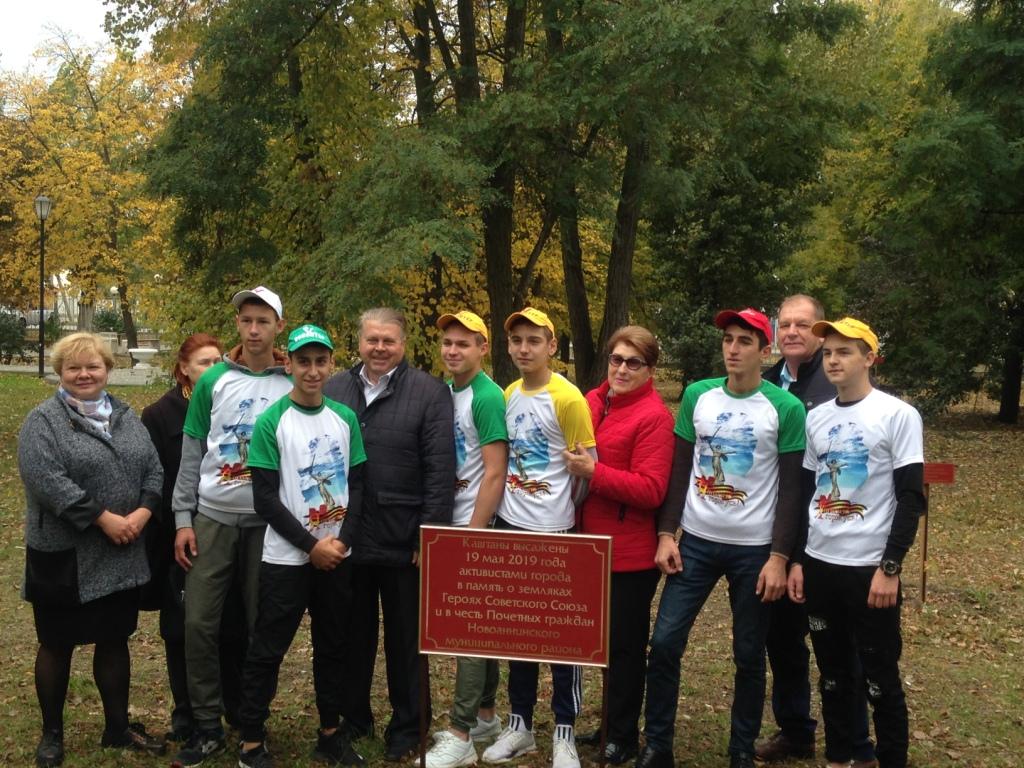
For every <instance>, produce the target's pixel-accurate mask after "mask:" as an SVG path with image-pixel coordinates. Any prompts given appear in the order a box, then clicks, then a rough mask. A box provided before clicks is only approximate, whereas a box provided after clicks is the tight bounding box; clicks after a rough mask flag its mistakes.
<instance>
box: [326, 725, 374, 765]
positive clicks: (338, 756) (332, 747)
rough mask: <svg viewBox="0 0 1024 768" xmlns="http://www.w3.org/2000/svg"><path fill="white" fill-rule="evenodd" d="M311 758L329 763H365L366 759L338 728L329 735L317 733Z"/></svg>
mask: <svg viewBox="0 0 1024 768" xmlns="http://www.w3.org/2000/svg"><path fill="white" fill-rule="evenodd" d="M313 759H314V760H322V761H324V762H326V763H330V764H331V765H366V760H365V759H364V758H363V756H362V755H360V754H359V753H358V752H356V751H355V750H354V749H353V748H352V742H350V741H349V740H348V739H347V738H346V737H345V736H344V735H343V734H342V732H341V731H340V730H337V731H335V732H334V733H332V734H331V735H330V736H325V735H324V734H322V733H320V734H317V737H316V746H315V747H314V748H313Z"/></svg>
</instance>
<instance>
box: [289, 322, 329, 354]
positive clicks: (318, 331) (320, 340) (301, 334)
mask: <svg viewBox="0 0 1024 768" xmlns="http://www.w3.org/2000/svg"><path fill="white" fill-rule="evenodd" d="M307 344H320V345H321V346H324V347H327V348H328V349H330V350H332V351H333V350H334V344H332V343H331V337H330V336H328V335H327V331H325V330H324V329H323V328H321V327H319V326H317V325H310V324H308V323H307V324H306V325H300V326H299V327H298V328H296V329H295V330H294V331H292V332H291V333H289V334H288V351H289V352H294V351H295V350H297V349H301V348H302V347H304V346H306V345H307Z"/></svg>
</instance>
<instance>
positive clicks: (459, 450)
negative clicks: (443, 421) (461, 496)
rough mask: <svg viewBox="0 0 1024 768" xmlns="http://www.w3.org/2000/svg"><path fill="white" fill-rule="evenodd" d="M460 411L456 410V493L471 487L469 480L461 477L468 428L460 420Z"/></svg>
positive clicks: (464, 462) (464, 461)
mask: <svg viewBox="0 0 1024 768" xmlns="http://www.w3.org/2000/svg"><path fill="white" fill-rule="evenodd" d="M459 416H460V414H459V412H458V411H456V412H455V493H460V492H462V491H464V490H466V489H467V488H469V480H467V479H463V478H461V477H459V474H460V472H461V470H462V467H463V466H465V464H466V456H467V453H466V430H464V429H463V428H462V424H461V423H460V421H459Z"/></svg>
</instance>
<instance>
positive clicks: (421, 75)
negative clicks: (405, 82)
mask: <svg viewBox="0 0 1024 768" xmlns="http://www.w3.org/2000/svg"><path fill="white" fill-rule="evenodd" d="M412 19H413V24H414V25H415V26H416V36H415V37H413V58H414V60H415V65H416V68H415V69H414V70H413V80H414V82H415V83H416V119H417V121H418V122H419V124H420V125H423V124H425V123H427V122H429V120H430V118H431V117H433V115H434V113H435V112H437V104H435V103H434V78H433V75H432V74H431V72H430V14H429V12H428V11H427V7H426V5H424V4H423V3H422V2H416V3H415V4H414V5H413V8H412Z"/></svg>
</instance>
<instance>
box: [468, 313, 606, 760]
mask: <svg viewBox="0 0 1024 768" xmlns="http://www.w3.org/2000/svg"><path fill="white" fill-rule="evenodd" d="M505 331H506V332H507V333H508V353H509V355H510V356H511V358H512V361H513V362H514V363H515V365H516V368H518V369H519V372H520V373H521V374H522V378H521V379H519V380H518V381H515V382H513V383H512V384H510V385H509V386H508V387H507V388H506V389H505V401H506V410H505V424H506V426H507V428H508V435H509V458H508V476H507V479H506V488H505V494H504V496H502V500H501V505H500V507H499V509H498V517H497V519H496V520H495V528H503V529H506V530H523V531H541V532H544V533H568V532H570V531H572V530H574V528H575V525H576V507H577V505H579V504H581V503H582V502H583V498H584V497H585V495H586V485H585V483H583V482H581V481H580V480H579V478H574V477H573V476H572V475H570V474H569V469H568V464H567V460H566V458H565V455H566V452H578V451H590V452H593V453H594V454H595V457H596V451H595V450H594V446H595V440H594V426H593V422H592V421H591V418H590V406H588V405H587V401H586V399H584V397H583V395H582V394H581V393H580V391H579V390H578V389H577V388H576V387H575V386H574V385H573V384H571V383H570V382H569V380H568V379H566V378H565V377H563V376H561V375H559V374H557V373H555V372H554V371H552V370H551V367H550V365H549V363H550V360H551V358H552V357H553V356H554V354H555V352H556V351H557V349H558V341H557V339H556V338H555V326H554V324H553V323H552V322H551V320H550V319H549V318H548V316H547V315H546V314H544V313H543V312H541V311H540V310H539V309H535V308H533V307H526V308H524V309H523V310H521V311H519V312H513V313H512V314H511V315H509V317H508V319H506V320H505ZM539 670H540V665H539V664H537V663H536V662H529V661H510V662H509V664H508V698H509V704H510V706H511V710H512V713H511V715H510V716H509V722H508V727H507V728H505V730H504V731H503V732H502V733H501V735H500V736H499V737H498V740H497V741H495V742H494V744H492V745H491V746H490V747H488V748H487V749H486V750H485V751H484V754H483V759H484V762H488V763H504V762H508V761H509V760H512V759H514V758H516V757H519V756H520V755H524V754H527V753H528V752H534V751H536V749H537V744H536V741H535V739H534V736H533V707H534V705H535V704H536V701H537V678H538V673H539ZM551 678H552V694H551V709H552V710H553V712H554V715H555V733H554V739H553V749H552V752H553V768H579V764H580V761H579V757H578V756H577V753H576V736H575V724H576V717H577V716H578V715H579V709H580V700H581V698H582V678H581V675H580V668H579V667H577V666H574V665H570V664H552V665H551Z"/></svg>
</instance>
